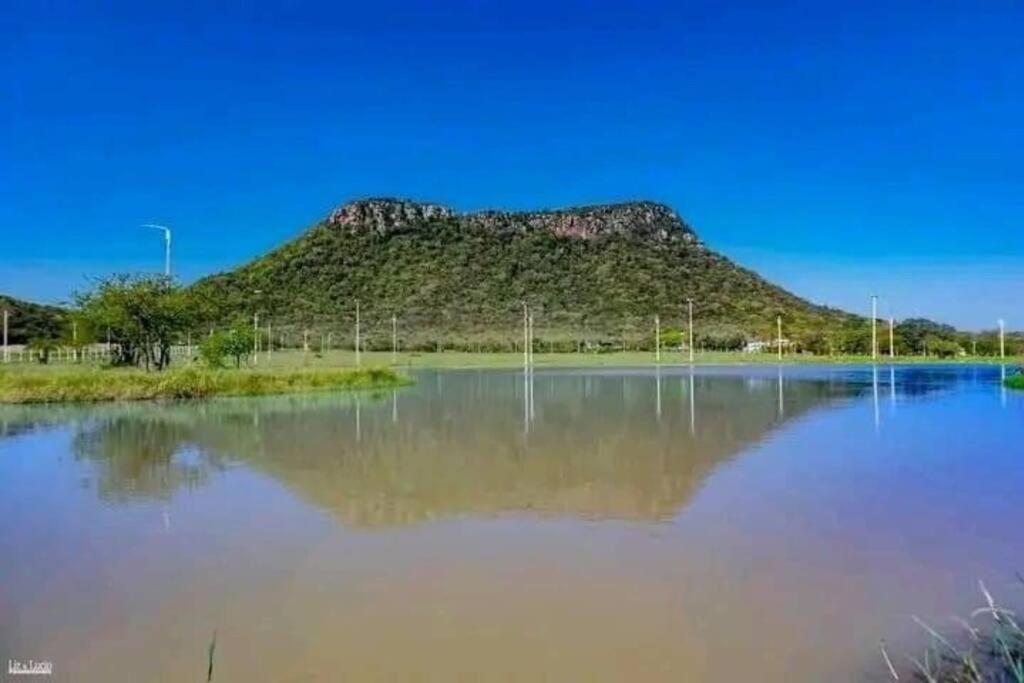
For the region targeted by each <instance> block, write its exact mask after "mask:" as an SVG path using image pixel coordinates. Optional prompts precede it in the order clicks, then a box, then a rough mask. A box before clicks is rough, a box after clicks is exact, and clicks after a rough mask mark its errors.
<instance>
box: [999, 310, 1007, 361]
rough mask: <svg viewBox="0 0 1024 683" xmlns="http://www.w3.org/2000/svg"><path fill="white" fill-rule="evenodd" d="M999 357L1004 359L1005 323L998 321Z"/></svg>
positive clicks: (1001, 320)
mask: <svg viewBox="0 0 1024 683" xmlns="http://www.w3.org/2000/svg"><path fill="white" fill-rule="evenodd" d="M999 357H1000V358H1003V359H1005V358H1006V322H1005V321H1004V320H1003V319H1002V318H1000V319H999Z"/></svg>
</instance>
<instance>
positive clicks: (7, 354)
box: [4, 308, 11, 363]
mask: <svg viewBox="0 0 1024 683" xmlns="http://www.w3.org/2000/svg"><path fill="white" fill-rule="evenodd" d="M7 317H8V312H7V309H6V308H5V309H4V362H5V363H6V362H8V361H10V360H11V352H10V349H8V348H7Z"/></svg>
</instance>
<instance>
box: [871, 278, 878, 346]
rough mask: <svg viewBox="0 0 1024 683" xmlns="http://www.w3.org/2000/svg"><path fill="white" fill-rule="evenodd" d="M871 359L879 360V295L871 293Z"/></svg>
mask: <svg viewBox="0 0 1024 683" xmlns="http://www.w3.org/2000/svg"><path fill="white" fill-rule="evenodd" d="M871 360H872V362H878V296H876V295H874V294H872V295H871Z"/></svg>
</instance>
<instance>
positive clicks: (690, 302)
mask: <svg viewBox="0 0 1024 683" xmlns="http://www.w3.org/2000/svg"><path fill="white" fill-rule="evenodd" d="M686 311H687V317H688V319H689V323H690V365H693V299H687V300H686Z"/></svg>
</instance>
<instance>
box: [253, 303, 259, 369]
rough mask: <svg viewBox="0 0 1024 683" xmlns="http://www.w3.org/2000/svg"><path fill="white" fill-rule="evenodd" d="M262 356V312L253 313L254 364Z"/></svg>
mask: <svg viewBox="0 0 1024 683" xmlns="http://www.w3.org/2000/svg"><path fill="white" fill-rule="evenodd" d="M259 357H260V314H259V313H253V314H252V364H253V365H256V364H257V363H258V362H259Z"/></svg>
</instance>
